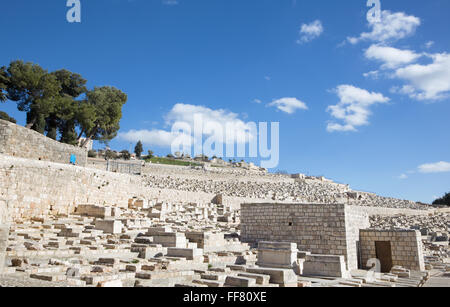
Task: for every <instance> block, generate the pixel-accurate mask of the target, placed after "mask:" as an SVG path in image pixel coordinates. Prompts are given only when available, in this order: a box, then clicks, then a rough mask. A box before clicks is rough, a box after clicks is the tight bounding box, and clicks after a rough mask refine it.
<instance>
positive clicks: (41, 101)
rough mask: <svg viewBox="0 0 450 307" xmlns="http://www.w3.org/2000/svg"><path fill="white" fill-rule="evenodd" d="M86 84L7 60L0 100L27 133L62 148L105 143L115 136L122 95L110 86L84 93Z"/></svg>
mask: <svg viewBox="0 0 450 307" xmlns="http://www.w3.org/2000/svg"><path fill="white" fill-rule="evenodd" d="M86 83H87V81H86V80H85V79H84V78H83V77H82V76H81V75H79V74H76V73H73V72H70V71H68V70H66V69H61V70H57V71H54V72H50V73H49V72H48V71H47V70H45V69H43V68H42V67H40V66H39V65H37V64H33V63H25V62H23V61H13V62H11V63H10V65H9V67H8V68H6V67H1V68H0V101H6V100H8V99H9V100H11V101H14V102H16V103H17V108H18V109H19V111H23V112H26V113H27V117H26V118H27V124H26V127H27V128H31V129H33V130H36V131H38V132H40V133H43V134H46V135H47V136H48V137H50V138H53V139H55V140H56V139H57V138H58V136H59V137H60V138H59V141H61V142H63V143H68V144H72V145H76V144H78V143H79V140H80V139H81V138H82V137H84V138H85V141H84V142H82V144H80V145H81V146H84V145H85V144H86V143H87V142H89V141H90V140H99V141H102V142H108V141H109V140H111V139H112V138H114V137H115V136H116V135H117V132H118V130H119V128H120V125H119V122H120V119H121V118H122V107H123V105H124V104H125V103H126V101H127V95H126V94H125V93H123V92H122V91H120V90H118V89H116V88H114V87H109V86H105V87H95V88H94V89H93V90H88V89H87V87H86Z"/></svg>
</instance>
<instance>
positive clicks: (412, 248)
mask: <svg viewBox="0 0 450 307" xmlns="http://www.w3.org/2000/svg"><path fill="white" fill-rule="evenodd" d="M360 240H361V241H360V242H361V257H362V262H363V266H364V267H365V266H366V264H367V261H368V260H369V259H376V258H377V254H376V248H375V242H377V241H381V242H390V243H391V252H392V255H391V256H392V264H393V265H394V266H395V265H399V266H402V267H404V268H407V269H410V270H416V271H424V270H425V265H424V258H423V251H422V240H421V234H420V232H419V231H418V230H376V229H375V230H373V229H370V230H368V229H365V230H361V231H360Z"/></svg>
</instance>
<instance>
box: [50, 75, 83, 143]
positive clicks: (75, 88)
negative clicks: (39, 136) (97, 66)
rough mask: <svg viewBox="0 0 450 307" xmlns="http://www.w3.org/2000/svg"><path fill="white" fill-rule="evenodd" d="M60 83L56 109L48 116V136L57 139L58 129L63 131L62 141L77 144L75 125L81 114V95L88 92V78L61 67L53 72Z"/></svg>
mask: <svg viewBox="0 0 450 307" xmlns="http://www.w3.org/2000/svg"><path fill="white" fill-rule="evenodd" d="M51 74H52V75H53V76H55V78H56V79H57V80H58V82H59V84H60V91H59V97H58V99H57V100H56V101H55V106H54V111H53V112H52V113H51V114H50V115H49V116H48V117H47V118H46V131H47V136H48V137H51V138H53V139H56V135H57V131H58V130H59V132H60V133H61V139H60V141H61V142H63V143H67V144H71V145H76V144H77V143H78V140H77V139H78V134H77V133H76V130H75V127H76V125H77V122H78V120H77V117H78V115H79V106H80V101H76V98H78V97H79V96H80V95H82V94H85V93H86V92H87V88H86V82H87V81H86V80H85V79H83V78H82V77H81V75H79V74H76V73H72V72H70V71H68V70H65V69H61V70H57V71H54V72H52V73H51Z"/></svg>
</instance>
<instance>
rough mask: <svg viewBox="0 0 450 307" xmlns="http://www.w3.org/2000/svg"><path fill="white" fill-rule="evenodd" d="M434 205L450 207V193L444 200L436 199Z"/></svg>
mask: <svg viewBox="0 0 450 307" xmlns="http://www.w3.org/2000/svg"><path fill="white" fill-rule="evenodd" d="M433 205H446V206H450V193H447V194H445V195H444V196H443V197H442V198H439V199H436V200H435V201H434V202H433Z"/></svg>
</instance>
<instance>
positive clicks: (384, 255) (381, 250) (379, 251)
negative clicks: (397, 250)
mask: <svg viewBox="0 0 450 307" xmlns="http://www.w3.org/2000/svg"><path fill="white" fill-rule="evenodd" d="M375 251H376V257H377V259H378V260H380V264H381V273H389V272H390V271H391V269H392V266H393V264H392V249H391V242H390V241H376V242H375Z"/></svg>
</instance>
